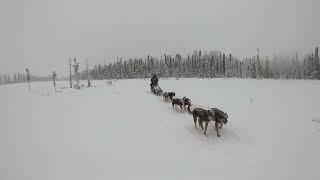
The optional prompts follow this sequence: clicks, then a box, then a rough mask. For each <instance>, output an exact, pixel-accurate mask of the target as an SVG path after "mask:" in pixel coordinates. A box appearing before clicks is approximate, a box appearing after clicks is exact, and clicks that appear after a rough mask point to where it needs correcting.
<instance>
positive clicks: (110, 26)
mask: <svg viewBox="0 0 320 180" xmlns="http://www.w3.org/2000/svg"><path fill="white" fill-rule="evenodd" d="M315 46H320V1H319V0H194V1H188V0H157V1H155V0H126V1H125V0H99V1H98V0H51V1H47V0H0V73H6V72H24V70H25V68H26V67H29V68H30V70H31V72H34V73H41V74H49V73H51V72H52V71H53V70H56V71H57V72H58V75H59V74H60V75H65V74H67V71H68V67H67V64H68V59H69V57H73V56H78V57H80V61H81V63H82V64H81V65H82V68H83V65H84V61H85V57H88V60H89V63H90V64H91V65H93V64H96V63H103V62H104V59H105V58H106V62H107V63H108V62H110V61H114V60H116V58H117V57H123V58H128V57H145V56H146V55H147V54H150V55H153V56H157V57H160V56H161V54H163V53H171V54H175V53H177V52H179V53H182V54H183V55H185V54H186V53H188V52H191V51H192V50H194V49H203V50H222V51H225V52H227V53H229V52H232V53H233V55H234V56H238V57H240V58H242V57H247V56H253V55H254V54H255V53H256V48H257V47H259V48H260V51H261V53H262V55H272V54H273V53H279V52H284V53H289V52H295V51H298V52H299V53H306V52H311V51H313V49H314V47H315Z"/></svg>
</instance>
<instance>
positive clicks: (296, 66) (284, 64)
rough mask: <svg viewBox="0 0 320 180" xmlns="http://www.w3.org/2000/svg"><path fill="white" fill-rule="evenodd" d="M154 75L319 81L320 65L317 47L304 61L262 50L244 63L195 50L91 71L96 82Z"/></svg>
mask: <svg viewBox="0 0 320 180" xmlns="http://www.w3.org/2000/svg"><path fill="white" fill-rule="evenodd" d="M82 74H83V75H82V76H83V77H85V73H82ZM152 74H157V75H158V76H159V77H163V78H168V77H174V78H182V77H184V78H252V79H320V63H319V54H318V47H316V48H315V50H314V53H311V54H309V55H305V56H304V57H303V60H302V59H301V58H299V57H298V54H297V53H296V54H295V56H293V57H290V56H281V55H274V56H273V57H272V58H270V57H268V56H266V57H260V52H259V49H257V54H256V55H255V56H253V57H249V58H244V59H242V60H240V59H239V58H237V57H234V56H233V55H232V54H231V53H230V54H225V53H222V52H218V51H212V52H210V53H207V52H206V51H201V50H195V51H193V53H192V54H189V55H187V56H186V57H183V56H181V55H180V54H176V55H175V56H171V55H166V54H164V55H163V56H162V57H161V58H160V59H158V58H156V57H153V56H150V55H148V56H147V57H145V58H144V59H142V58H139V59H138V58H134V59H132V58H130V59H128V60H123V59H122V58H120V59H118V60H117V61H115V62H113V63H109V64H108V65H101V64H97V65H95V66H94V67H93V69H91V70H90V76H91V78H93V79H138V78H149V77H151V76H152Z"/></svg>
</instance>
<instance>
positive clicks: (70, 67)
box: [69, 58, 72, 88]
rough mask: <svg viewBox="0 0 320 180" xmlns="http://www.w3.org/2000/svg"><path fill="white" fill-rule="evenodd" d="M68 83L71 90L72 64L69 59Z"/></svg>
mask: <svg viewBox="0 0 320 180" xmlns="http://www.w3.org/2000/svg"><path fill="white" fill-rule="evenodd" d="M69 83H70V88H72V64H71V58H70V59H69Z"/></svg>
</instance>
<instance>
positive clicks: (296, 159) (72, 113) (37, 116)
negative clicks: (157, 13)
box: [0, 79, 320, 180]
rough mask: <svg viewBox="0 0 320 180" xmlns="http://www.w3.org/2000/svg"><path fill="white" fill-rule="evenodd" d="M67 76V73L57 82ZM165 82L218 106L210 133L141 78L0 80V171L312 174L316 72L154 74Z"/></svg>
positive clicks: (0, 175) (84, 179) (317, 128)
mask: <svg viewBox="0 0 320 180" xmlns="http://www.w3.org/2000/svg"><path fill="white" fill-rule="evenodd" d="M57 84H58V86H60V87H63V86H68V82H57ZM159 84H160V87H161V88H162V89H163V90H164V91H175V92H176V94H177V96H179V97H183V96H187V97H189V98H190V99H191V100H192V103H195V104H198V105H203V106H208V107H218V108H220V109H222V110H224V111H225V112H227V113H228V115H229V119H228V123H227V125H226V126H224V127H223V129H222V131H221V137H220V138H218V137H217V136H216V133H215V131H214V129H213V126H212V125H209V127H208V137H206V136H204V135H203V134H202V133H203V132H202V131H201V130H200V128H198V129H195V127H194V124H193V119H192V116H191V115H189V114H188V113H186V112H181V111H180V110H174V109H172V107H171V105H170V103H166V102H164V101H163V100H162V98H160V97H157V96H154V95H152V94H151V93H150V92H149V79H147V80H119V81H117V82H115V83H114V84H113V85H112V86H110V85H107V83H106V82H105V81H94V82H93V85H95V86H96V87H93V88H89V89H87V88H85V89H81V90H76V89H63V90H62V92H59V93H54V89H53V87H52V83H51V82H40V83H32V85H31V89H32V92H31V93H29V92H28V89H27V88H28V87H27V85H26V84H13V85H3V86H0V179H1V180H88V179H92V180H98V179H101V180H102V179H103V180H105V179H137V180H142V179H147V180H150V179H159V180H165V179H192V180H195V179H199V178H201V179H216V180H222V179H227V180H248V179H250V180H257V179H259V180H262V179H265V180H270V179H273V180H275V179H277V180H278V179H279V180H284V179H288V180H295V179H296V180H301V179H308V180H319V179H320V171H318V170H319V167H320V109H319V107H320V82H319V81H282V80H233V79H211V80H207V79H180V80H175V79H170V80H163V79H161V80H160V82H159Z"/></svg>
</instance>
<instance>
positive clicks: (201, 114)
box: [162, 92, 228, 137]
mask: <svg viewBox="0 0 320 180" xmlns="http://www.w3.org/2000/svg"><path fill="white" fill-rule="evenodd" d="M175 95H176V93H175V92H164V93H163V95H162V96H163V99H164V101H166V102H168V101H171V103H172V108H177V106H179V107H180V110H181V111H182V110H188V112H189V113H191V114H192V116H193V121H194V126H195V128H197V121H198V125H199V126H200V127H201V129H202V130H204V133H203V134H204V135H206V136H207V128H208V124H209V123H210V122H211V121H212V122H214V123H215V129H216V131H217V136H218V137H220V132H219V130H221V129H222V126H223V125H225V124H227V122H228V114H227V113H225V112H223V111H221V110H220V109H218V108H209V109H204V108H200V107H196V108H194V109H193V110H191V106H192V104H191V100H190V99H189V98H187V97H186V96H185V97H183V98H182V99H180V98H174V97H175ZM203 123H205V127H203Z"/></svg>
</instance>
